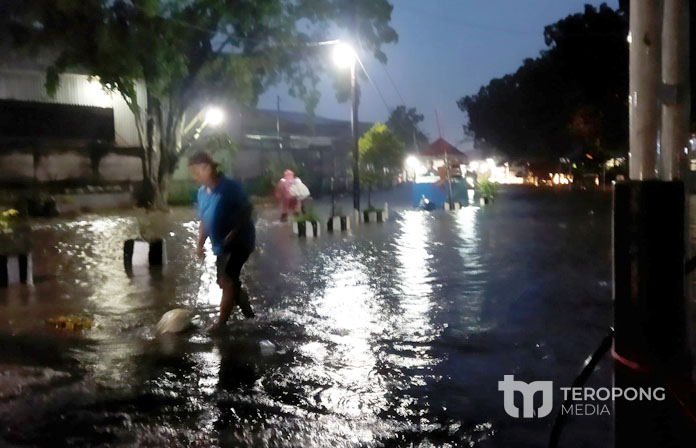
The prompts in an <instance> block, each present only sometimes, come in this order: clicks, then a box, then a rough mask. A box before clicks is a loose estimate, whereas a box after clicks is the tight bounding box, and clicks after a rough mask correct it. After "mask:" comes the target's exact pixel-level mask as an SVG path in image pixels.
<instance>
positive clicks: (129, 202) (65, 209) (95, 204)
mask: <svg viewBox="0 0 696 448" xmlns="http://www.w3.org/2000/svg"><path fill="white" fill-rule="evenodd" d="M56 205H57V208H58V212H59V213H60V214H74V213H79V212H89V211H96V210H108V209H114V208H128V207H132V206H133V198H132V194H131V193H130V192H129V191H123V192H118V193H82V194H77V195H59V196H56Z"/></svg>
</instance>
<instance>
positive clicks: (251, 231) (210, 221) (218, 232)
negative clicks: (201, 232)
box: [198, 175, 256, 255]
mask: <svg viewBox="0 0 696 448" xmlns="http://www.w3.org/2000/svg"><path fill="white" fill-rule="evenodd" d="M247 207H251V202H250V201H249V197H248V196H247V194H246V192H245V191H244V187H242V186H241V185H240V184H239V182H236V181H234V180H232V179H230V178H228V177H225V176H224V175H223V176H221V177H220V180H219V181H218V183H217V185H215V188H213V189H212V191H211V192H210V193H208V189H207V188H206V187H205V186H203V187H201V188H199V189H198V218H199V219H200V220H201V221H203V227H204V228H205V231H206V234H207V235H208V236H209V237H210V242H211V243H212V244H213V253H214V254H215V255H220V254H222V252H223V248H222V243H223V241H224V239H225V237H226V236H227V234H228V233H229V232H230V230H232V226H233V225H234V223H235V222H236V221H237V220H238V219H239V218H240V215H241V214H242V213H244V212H245V209H246V208H247ZM255 240H256V230H255V228H254V222H253V221H252V220H251V219H249V222H248V223H243V224H242V225H241V227H240V228H239V231H238V232H237V235H236V237H235V239H234V241H233V244H239V245H241V246H244V247H246V248H247V249H249V250H252V249H253V248H254V242H255Z"/></svg>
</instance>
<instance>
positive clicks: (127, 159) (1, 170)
mask: <svg viewBox="0 0 696 448" xmlns="http://www.w3.org/2000/svg"><path fill="white" fill-rule="evenodd" d="M142 178H143V175H142V165H141V160H140V157H138V156H136V155H135V154H127V153H120V152H106V153H105V154H104V155H103V156H101V157H100V158H99V159H98V160H97V161H96V166H95V161H94V160H93V159H92V158H90V156H89V152H87V151H78V150H56V151H46V150H42V151H40V152H32V151H29V150H26V149H25V150H15V151H10V152H7V153H0V187H1V186H5V187H12V186H15V187H22V186H28V185H33V184H34V183H36V182H41V183H46V184H51V185H58V186H59V185H68V184H69V185H88V184H109V183H124V182H137V181H141V180H142Z"/></svg>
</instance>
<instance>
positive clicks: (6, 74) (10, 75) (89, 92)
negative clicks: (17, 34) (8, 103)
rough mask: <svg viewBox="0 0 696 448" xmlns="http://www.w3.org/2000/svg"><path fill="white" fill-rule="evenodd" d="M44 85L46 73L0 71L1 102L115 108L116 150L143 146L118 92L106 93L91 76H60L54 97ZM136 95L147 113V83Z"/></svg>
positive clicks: (133, 120)
mask: <svg viewBox="0 0 696 448" xmlns="http://www.w3.org/2000/svg"><path fill="white" fill-rule="evenodd" d="M44 83H45V73H44V72H42V71H37V70H11V69H4V68H0V99H5V100H16V101H31V102H39V103H52V104H66V105H71V106H88V107H101V108H109V109H111V108H113V109H114V129H115V133H116V135H115V136H114V137H115V141H116V146H120V147H137V146H140V139H139V137H138V129H137V127H136V123H135V117H134V116H133V113H132V112H131V111H130V109H129V108H128V105H127V104H126V102H125V101H124V100H123V98H122V97H121V95H120V94H119V93H118V92H106V91H104V89H103V88H102V85H101V84H100V83H99V82H98V81H97V80H94V79H92V80H90V79H89V76H87V75H78V74H70V73H66V74H62V75H60V85H59V87H58V90H57V91H56V94H55V96H53V97H51V96H49V95H48V93H47V92H46V88H45V86H44ZM136 92H137V95H138V104H139V106H140V108H141V109H143V110H144V109H145V108H146V107H147V91H146V89H145V85H144V83H138V84H137V86H136Z"/></svg>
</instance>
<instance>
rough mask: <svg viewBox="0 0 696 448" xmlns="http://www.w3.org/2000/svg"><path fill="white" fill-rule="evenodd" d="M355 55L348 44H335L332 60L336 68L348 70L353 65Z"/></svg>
mask: <svg viewBox="0 0 696 448" xmlns="http://www.w3.org/2000/svg"><path fill="white" fill-rule="evenodd" d="M356 57H357V55H356V54H355V50H353V47H351V46H350V45H348V44H345V43H339V44H336V47H334V51H333V60H334V63H335V64H336V66H337V67H338V68H344V69H345V68H350V67H351V66H352V65H353V64H354V63H355V59H356Z"/></svg>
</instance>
